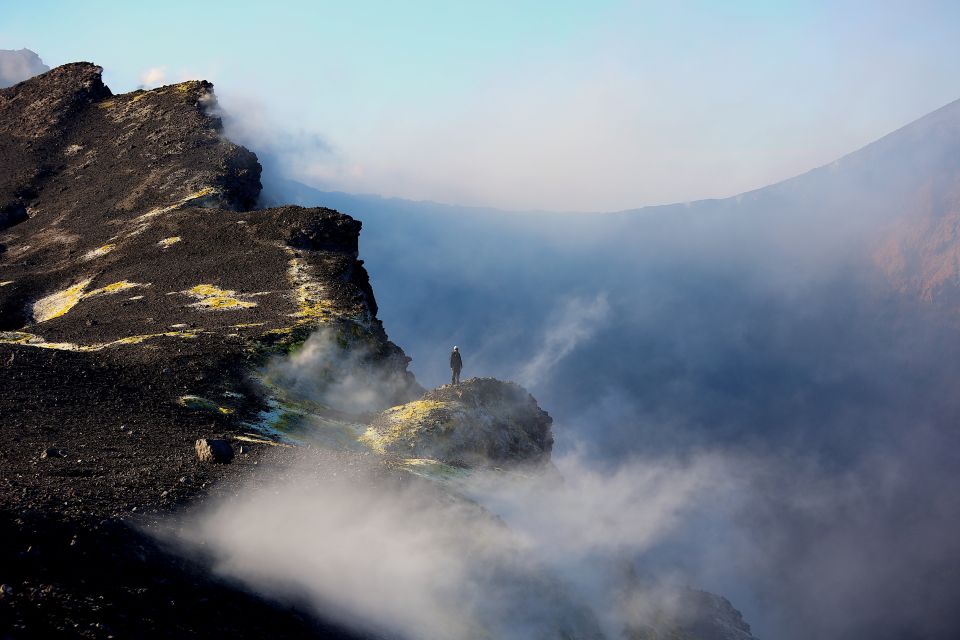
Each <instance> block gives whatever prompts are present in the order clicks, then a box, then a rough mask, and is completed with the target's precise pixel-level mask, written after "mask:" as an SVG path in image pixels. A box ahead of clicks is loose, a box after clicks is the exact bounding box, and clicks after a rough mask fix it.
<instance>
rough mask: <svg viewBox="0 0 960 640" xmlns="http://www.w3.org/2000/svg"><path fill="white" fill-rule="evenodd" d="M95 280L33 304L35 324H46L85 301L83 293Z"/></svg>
mask: <svg viewBox="0 0 960 640" xmlns="http://www.w3.org/2000/svg"><path fill="white" fill-rule="evenodd" d="M91 280H93V278H87V279H86V280H82V281H80V282H78V283H77V284H75V285H73V286H72V287H68V288H67V289H64V290H63V291H58V292H57V293H52V294H50V295H49V296H47V297H45V298H41V299H40V300H37V301H36V302H34V303H33V319H34V321H35V322H46V321H47V320H53V319H54V318H59V317H60V316H62V315H64V314H65V313H67V312H68V311H70V309H73V308H74V307H75V306H76V305H77V303H78V302H80V300H82V299H83V292H84V291H85V290H86V288H87V285H89V284H90V281H91Z"/></svg>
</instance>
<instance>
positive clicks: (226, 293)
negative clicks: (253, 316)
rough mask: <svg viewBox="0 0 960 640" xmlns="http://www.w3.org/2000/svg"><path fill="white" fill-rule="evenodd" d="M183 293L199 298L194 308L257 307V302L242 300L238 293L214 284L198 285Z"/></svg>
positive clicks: (193, 305)
mask: <svg viewBox="0 0 960 640" xmlns="http://www.w3.org/2000/svg"><path fill="white" fill-rule="evenodd" d="M183 293H185V294H187V295H190V296H193V297H194V298H198V300H197V302H195V303H193V304H192V305H190V306H192V307H202V308H207V309H249V308H250V307H255V306H257V303H256V302H250V301H248V300H241V299H240V298H238V297H237V295H238V294H237V292H236V291H233V290H230V289H221V288H219V287H215V286H213V285H212V284H198V285H197V286H195V287H193V288H192V289H189V290H187V291H184V292H183Z"/></svg>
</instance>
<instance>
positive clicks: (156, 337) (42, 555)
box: [0, 63, 420, 637]
mask: <svg viewBox="0 0 960 640" xmlns="http://www.w3.org/2000/svg"><path fill="white" fill-rule="evenodd" d="M100 73H101V70H100V68H99V67H96V66H95V65H92V64H89V63H76V64H70V65H65V66H63V67H58V68H56V69H54V70H52V71H50V72H48V73H46V74H43V75H41V76H38V77H35V78H32V79H30V80H27V81H25V82H22V83H20V84H17V85H15V86H13V87H10V88H7V89H0V223H2V227H0V387H2V388H3V390H4V392H3V394H2V395H0V415H2V416H3V425H2V429H0V466H2V468H3V473H2V474H0V537H2V538H3V539H4V540H6V541H8V544H5V545H4V546H3V549H2V551H0V567H3V571H2V575H0V581H2V582H3V583H4V584H5V585H6V586H7V587H9V589H8V590H5V591H4V595H3V596H2V602H0V607H2V608H3V614H2V616H0V617H4V618H5V619H6V620H10V624H11V625H12V626H10V627H7V626H6V624H5V625H4V629H3V634H5V635H4V637H7V636H6V634H8V633H12V634H13V635H12V636H11V637H43V636H44V634H47V635H49V634H51V633H66V632H68V631H69V632H70V633H74V634H76V635H79V636H81V637H106V636H107V635H110V634H117V633H119V634H120V635H130V636H136V637H146V636H151V635H154V634H156V635H161V636H165V637H169V635H170V634H173V635H176V636H179V637H187V636H191V635H193V636H197V637H205V635H206V632H205V629H206V630H207V631H212V630H213V628H214V627H215V628H216V629H217V631H218V632H222V631H223V630H225V629H226V630H229V629H231V628H232V629H234V630H235V631H237V632H241V631H242V632H244V633H253V634H254V635H257V632H256V631H255V629H256V628H259V627H262V629H263V633H266V629H267V628H269V629H271V630H272V629H274V628H276V629H278V630H279V631H278V633H279V635H280V636H287V637H303V635H304V634H306V635H316V634H317V633H319V634H320V636H321V637H322V636H323V635H324V634H327V635H329V636H330V637H346V636H347V635H349V634H346V633H345V632H343V631H342V630H336V629H331V628H330V627H317V624H318V623H317V622H316V621H315V620H313V619H312V618H304V617H302V616H301V617H297V616H293V617H290V614H289V612H283V611H276V610H275V607H274V606H273V605H270V604H268V603H261V602H259V601H258V600H257V599H256V598H253V597H252V596H248V595H246V594H244V593H242V592H239V591H235V590H234V589H233V588H231V587H230V586H229V585H221V584H219V583H216V582H215V581H213V579H212V578H211V577H209V576H208V575H206V573H205V572H204V571H201V570H197V569H195V568H191V565H190V563H189V562H187V561H185V560H183V559H179V558H175V557H174V556H171V555H169V554H168V553H166V552H165V551H164V550H163V549H160V548H159V547H157V545H156V544H155V543H152V542H150V541H149V540H147V539H145V538H144V537H143V535H142V534H140V533H138V532H137V531H136V529H133V528H131V527H130V526H128V525H127V524H126V522H127V521H129V520H130V519H131V518H136V519H141V518H143V517H144V514H148V515H149V514H151V513H156V514H160V513H164V512H167V511H171V510H174V509H176V508H177V505H179V504H182V503H183V502H184V501H188V500H196V499H198V498H202V496H203V494H204V493H205V489H206V487H208V486H210V485H211V484H212V483H223V482H226V483H228V484H229V482H231V479H232V478H234V479H235V478H238V477H240V476H242V475H243V474H244V473H246V472H247V471H250V470H252V469H253V468H254V465H256V464H257V461H258V459H259V458H260V457H261V454H262V453H263V452H264V451H266V450H267V449H269V448H270V447H269V442H267V441H265V440H264V439H263V438H260V437H258V436H257V435H256V434H255V433H254V434H251V433H250V432H251V428H252V426H251V425H252V424H253V423H254V422H255V420H256V418H257V416H258V415H259V413H260V412H261V411H262V410H264V409H265V408H266V404H265V402H266V400H267V398H266V395H265V390H264V389H262V388H259V387H258V386H257V384H256V381H255V379H253V378H251V375H250V374H251V373H252V372H254V371H255V370H256V368H257V367H258V366H259V365H260V364H261V363H263V362H264V361H265V359H266V358H267V357H269V356H270V354H275V353H283V352H284V351H285V350H287V349H289V348H291V347H293V346H296V345H297V344H299V343H301V342H302V341H303V340H304V339H305V338H306V337H307V336H308V335H309V334H310V333H311V332H313V331H314V330H315V329H316V328H318V327H320V326H324V327H327V328H328V329H329V330H330V331H332V332H334V333H335V334H336V335H337V336H338V337H339V344H340V345H341V346H342V348H343V349H344V350H350V348H351V345H353V344H355V343H362V344H363V346H364V350H363V353H364V354H365V358H366V359H367V360H370V361H375V362H376V366H377V367H379V368H380V369H381V370H385V371H387V372H392V373H391V375H394V376H395V377H396V378H397V380H398V381H399V383H398V384H396V385H394V388H395V389H396V390H397V394H398V397H397V398H395V399H393V401H394V402H397V401H399V402H402V401H405V400H407V399H409V398H410V397H412V396H413V395H415V394H416V393H419V391H420V388H419V386H417V385H416V383H415V381H414V380H413V377H412V374H409V373H408V372H407V371H406V365H407V362H408V361H409V359H408V358H407V357H406V356H405V355H404V354H403V352H402V351H401V350H400V349H399V347H397V346H396V345H394V344H393V343H391V342H390V341H389V340H388V339H387V336H386V334H385V332H384V330H383V327H382V325H381V324H380V322H379V320H378V319H377V317H376V312H377V307H376V302H375V299H374V296H373V291H372V290H371V288H370V284H369V280H368V276H367V273H366V271H365V269H364V268H363V263H362V261H360V260H358V257H357V256H358V235H359V232H360V228H361V225H360V223H359V222H358V221H355V220H353V219H352V218H350V217H349V216H345V215H342V214H339V213H337V212H335V211H332V210H328V209H322V208H312V209H304V208H301V207H278V208H274V209H265V210H257V209H253V208H252V207H253V206H254V205H255V203H256V199H257V196H258V193H259V189H260V183H259V175H260V166H259V164H258V162H257V160H256V157H255V156H254V155H253V154H252V153H251V152H249V151H248V150H246V149H244V148H242V147H239V146H237V145H234V144H232V143H230V142H228V141H226V140H224V139H223V138H222V136H221V126H220V120H219V119H218V118H217V117H216V116H215V115H214V114H213V111H212V106H213V105H214V104H215V98H214V96H213V94H212V91H211V89H212V87H211V85H210V84H209V83H206V82H186V83H181V84H178V85H172V86H167V87H161V88H159V89H155V90H151V91H136V92H133V93H130V94H124V95H117V96H115V95H113V94H112V93H111V92H110V90H109V89H108V88H107V87H106V86H104V85H103V83H102V81H101V75H100ZM406 386H409V387H410V389H411V392H410V394H409V395H407V394H406V393H405V391H404V389H405V387H406ZM244 434H247V435H244ZM207 437H214V438H216V437H221V438H226V439H228V440H232V441H234V442H235V443H237V444H240V443H243V445H244V447H245V453H244V454H243V455H241V456H239V457H238V458H237V459H236V460H235V461H234V462H233V463H232V464H230V465H210V464H203V463H201V462H200V461H199V460H198V459H197V457H196V454H195V452H194V443H195V442H196V441H197V440H198V439H201V438H207ZM238 448H239V447H238ZM48 450H54V451H56V452H57V455H55V456H49V455H47V456H43V455H42V454H43V453H45V452H47V451H48ZM96 565H99V566H106V567H111V571H110V572H108V573H103V572H96V571H90V572H86V573H84V569H83V567H88V568H89V567H91V566H96ZM48 587H49V588H48ZM168 589H170V590H172V591H174V592H177V591H181V592H183V593H184V594H189V593H191V592H203V591H209V592H210V593H215V594H217V595H216V597H217V599H218V607H220V606H221V605H222V606H223V607H225V609H224V611H227V610H232V611H233V612H234V613H233V619H232V620H230V621H227V622H224V621H222V620H220V621H217V622H216V623H215V624H213V626H212V627H211V626H210V624H208V622H210V623H213V622H214V621H212V620H208V618H209V616H208V615H207V614H206V613H205V611H204V609H205V607H206V605H205V603H204V602H205V601H204V600H203V598H200V597H197V598H195V599H193V600H190V601H187V602H184V601H180V602H179V604H178V607H177V611H178V619H179V621H172V620H170V619H169V618H168V616H167V615H166V613H165V608H166V607H169V599H167V600H165V599H164V598H163V596H160V597H143V595H142V594H144V593H156V594H158V595H159V594H160V593H162V592H164V591H165V590H168ZM230 603H233V604H230ZM98 611H100V613H97V612H98ZM205 620H208V622H205ZM97 625H101V626H97ZM107 628H109V629H110V631H104V629H107ZM318 629H319V631H318Z"/></svg>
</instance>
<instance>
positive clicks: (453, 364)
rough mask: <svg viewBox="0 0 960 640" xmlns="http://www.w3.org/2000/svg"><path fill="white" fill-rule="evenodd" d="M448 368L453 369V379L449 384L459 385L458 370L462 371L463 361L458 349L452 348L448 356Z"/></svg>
mask: <svg viewBox="0 0 960 640" xmlns="http://www.w3.org/2000/svg"><path fill="white" fill-rule="evenodd" d="M450 368H451V369H453V379H452V380H451V382H450V384H460V370H461V369H463V359H462V358H460V349H458V348H457V347H454V348H453V352H452V353H451V354H450Z"/></svg>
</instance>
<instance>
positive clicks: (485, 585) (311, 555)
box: [178, 452, 746, 640]
mask: <svg viewBox="0 0 960 640" xmlns="http://www.w3.org/2000/svg"><path fill="white" fill-rule="evenodd" d="M724 465H725V463H724V461H723V460H720V459H717V458H712V457H703V458H697V459H692V460H688V461H685V462H681V461H676V460H674V461H659V462H646V463H645V462H639V461H638V462H636V463H634V464H631V465H629V466H626V467H623V468H621V469H620V470H619V471H618V472H616V473H612V474H602V473H597V472H595V471H591V470H589V469H587V468H584V467H582V466H581V463H580V462H579V461H578V460H576V459H572V458H568V459H565V460H561V461H559V465H558V468H559V473H557V472H553V473H546V474H542V475H541V474H534V475H530V476H520V475H518V476H513V475H503V474H502V473H490V474H483V475H478V476H473V477H470V476H464V477H462V478H459V479H454V480H452V482H453V486H454V487H455V490H456V492H458V493H462V494H465V495H468V496H469V497H470V498H472V499H473V500H476V501H477V502H476V503H474V502H471V501H468V500H463V499H451V497H450V495H449V494H448V493H445V492H443V491H440V490H438V489H437V487H436V486H434V485H433V483H430V482H426V481H418V480H411V479H410V478H409V477H408V478H404V477H403V476H402V475H399V476H398V475H396V474H390V473H388V472H384V471H383V469H382V468H380V467H379V466H378V465H377V464H375V463H373V462H371V461H370V459H369V457H365V456H348V455H345V454H330V453H324V452H315V453H313V454H310V455H307V456H305V457H304V459H303V460H302V461H301V463H300V465H299V466H296V467H294V468H292V469H288V470H287V471H286V472H284V473H283V474H282V475H281V476H280V477H277V478H274V479H272V480H271V481H270V482H268V483H266V484H264V483H263V481H262V479H261V480H260V481H258V482H257V483H256V484H253V483H251V486H249V487H247V488H246V489H245V490H243V491H241V495H242V496H243V497H242V498H240V499H234V500H228V501H225V502H222V503H220V504H218V505H217V506H215V507H213V508H211V509H209V510H206V511H203V512H199V513H197V514H194V515H193V516H191V517H190V518H188V520H187V521H186V522H184V523H182V526H181V528H180V533H179V535H178V539H179V540H180V541H181V542H182V543H184V544H186V545H188V546H191V547H198V546H199V545H202V546H203V548H204V549H205V550H206V552H207V553H208V554H210V555H211V557H212V560H213V562H214V565H215V567H216V570H217V571H219V572H221V573H223V574H225V575H227V576H230V577H233V578H238V579H241V580H243V581H245V582H247V583H248V584H249V585H250V586H251V587H252V588H253V589H255V590H257V591H259V592H261V593H264V594H265V595H267V596H270V597H282V596H284V595H292V596H294V597H297V598H298V599H302V598H303V597H306V598H307V599H308V601H309V603H310V605H311V606H313V607H314V608H315V610H316V611H317V612H318V613H319V614H321V615H323V616H324V617H326V618H328V619H329V618H332V619H334V620H337V621H339V622H341V623H343V624H346V625H349V626H352V627H354V628H358V629H360V630H364V631H371V632H374V633H381V634H386V635H387V636H388V637H403V638H411V639H412V638H417V639H420V638H423V639H434V638H435V639H448V640H457V639H463V640H466V639H471V638H478V637H490V638H504V639H515V640H527V639H529V638H556V637H575V638H602V637H608V638H615V637H620V634H621V632H622V631H623V629H625V628H630V627H633V626H637V625H650V624H651V623H652V622H654V621H655V620H659V621H660V622H659V624H661V625H663V624H665V623H666V621H670V622H671V623H673V624H682V623H683V621H684V613H685V611H684V610H683V609H684V607H683V604H684V602H685V599H687V598H689V594H688V592H686V591H684V590H683V589H681V588H678V587H676V586H674V585H670V584H668V583H666V582H663V581H659V580H658V581H654V580H651V579H646V580H640V579H638V578H637V577H636V574H635V572H634V571H633V568H632V563H631V558H633V557H635V556H637V554H641V555H642V554H643V553H644V552H646V551H648V550H650V549H652V548H654V547H655V546H656V545H657V544H659V543H661V542H662V541H663V540H665V539H666V538H667V537H668V536H669V535H670V534H671V533H672V532H673V531H674V530H675V529H676V527H677V526H678V525H679V524H680V523H681V522H682V521H683V520H684V519H685V518H686V517H688V515H689V514H690V513H693V512H696V511H698V510H702V509H703V507H704V505H706V504H708V503H709V502H710V501H711V500H713V501H716V500H717V497H718V496H722V495H726V494H728V493H729V492H730V491H731V488H732V487H731V486H730V485H729V484H727V483H725V482H724V480H725V478H727V473H726V472H725V471H724ZM481 505H482V506H481ZM494 514H496V515H500V516H501V517H502V518H503V520H504V521H505V522H506V526H504V523H503V522H501V521H500V520H499V519H498V518H496V517H494ZM736 637H746V635H743V636H736Z"/></svg>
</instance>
